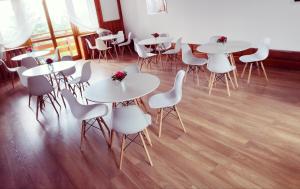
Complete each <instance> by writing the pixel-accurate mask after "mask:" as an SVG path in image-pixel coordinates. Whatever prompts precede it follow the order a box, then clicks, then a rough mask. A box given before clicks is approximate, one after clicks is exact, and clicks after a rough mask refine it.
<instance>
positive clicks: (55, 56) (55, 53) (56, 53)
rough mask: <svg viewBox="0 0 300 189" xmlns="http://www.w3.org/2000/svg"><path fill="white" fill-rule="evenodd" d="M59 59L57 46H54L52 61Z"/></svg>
mask: <svg viewBox="0 0 300 189" xmlns="http://www.w3.org/2000/svg"><path fill="white" fill-rule="evenodd" d="M59 60H60V53H59V48H58V47H56V48H55V50H54V57H53V61H54V62H58V61H59Z"/></svg>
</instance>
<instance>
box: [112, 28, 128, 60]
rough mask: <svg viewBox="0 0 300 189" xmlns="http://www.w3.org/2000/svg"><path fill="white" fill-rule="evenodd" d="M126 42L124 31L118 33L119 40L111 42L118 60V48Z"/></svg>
mask: <svg viewBox="0 0 300 189" xmlns="http://www.w3.org/2000/svg"><path fill="white" fill-rule="evenodd" d="M124 41H125V36H124V32H123V31H118V33H117V38H116V39H115V40H114V41H112V42H111V45H113V47H114V49H115V53H116V56H117V58H118V57H119V55H118V48H117V47H119V44H121V43H124Z"/></svg>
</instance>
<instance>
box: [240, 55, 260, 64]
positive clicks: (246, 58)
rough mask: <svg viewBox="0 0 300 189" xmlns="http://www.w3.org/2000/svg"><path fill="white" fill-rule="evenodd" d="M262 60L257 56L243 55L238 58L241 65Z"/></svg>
mask: <svg viewBox="0 0 300 189" xmlns="http://www.w3.org/2000/svg"><path fill="white" fill-rule="evenodd" d="M262 60H263V59H262V58H261V57H259V56H258V55H257V54H250V55H244V56H241V57H240V61H241V62H243V63H250V62H258V61H262Z"/></svg>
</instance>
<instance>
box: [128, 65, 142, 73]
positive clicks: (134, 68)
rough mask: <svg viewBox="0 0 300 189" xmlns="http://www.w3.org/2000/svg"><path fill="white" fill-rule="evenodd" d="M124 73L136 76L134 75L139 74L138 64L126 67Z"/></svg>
mask: <svg viewBox="0 0 300 189" xmlns="http://www.w3.org/2000/svg"><path fill="white" fill-rule="evenodd" d="M124 71H125V72H126V73H127V74H136V73H140V69H139V66H138V64H130V65H128V66H126V67H125V68H124Z"/></svg>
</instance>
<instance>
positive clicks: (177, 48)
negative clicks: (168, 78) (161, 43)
mask: <svg viewBox="0 0 300 189" xmlns="http://www.w3.org/2000/svg"><path fill="white" fill-rule="evenodd" d="M181 41H182V38H181V37H180V38H179V39H177V41H176V45H175V49H174V50H175V52H176V53H179V52H180V50H181Z"/></svg>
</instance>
